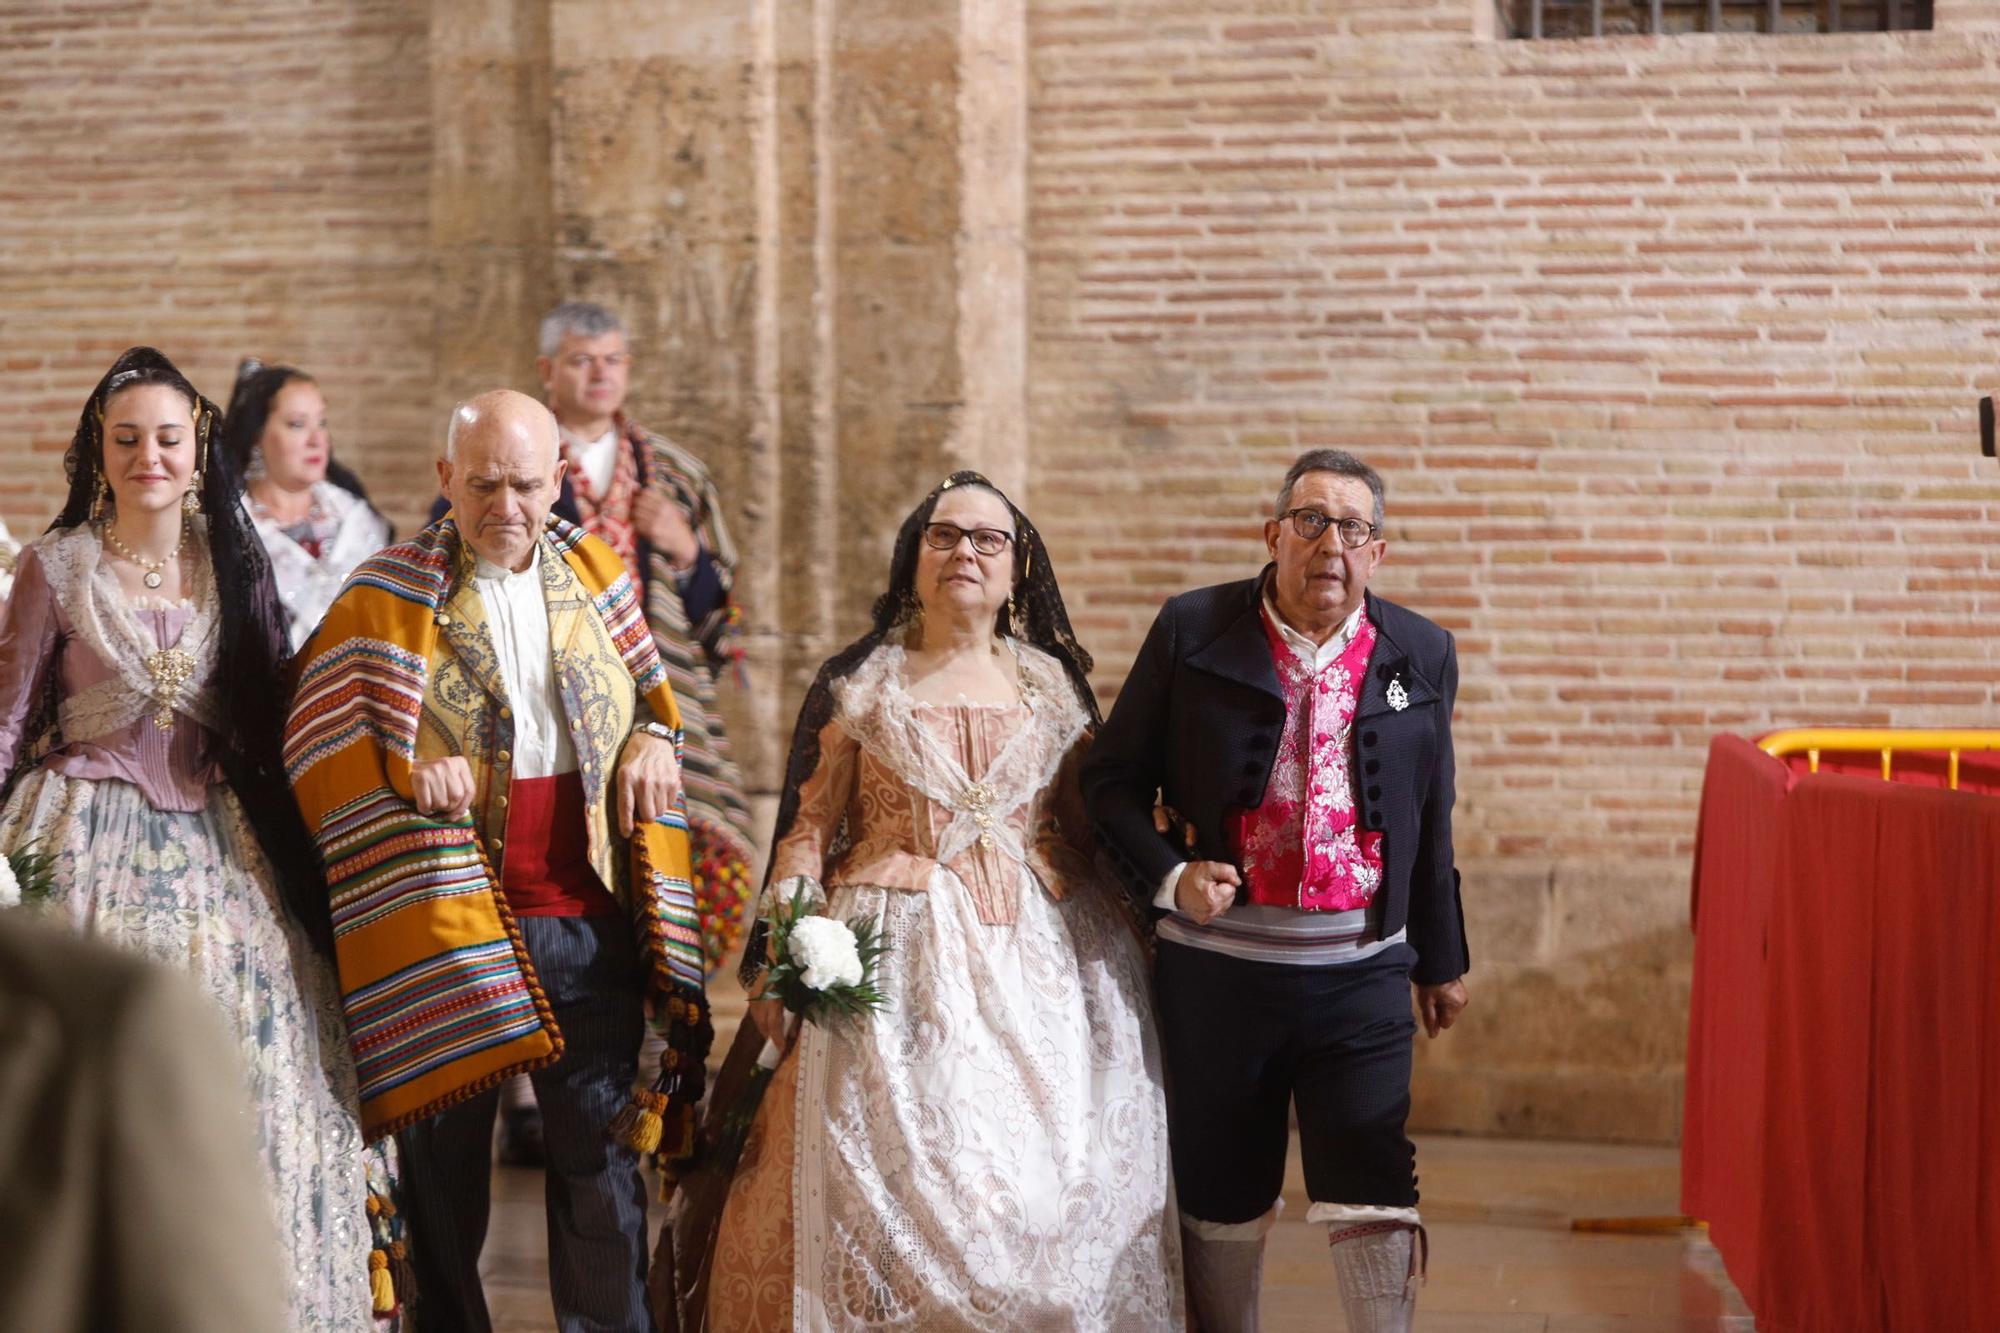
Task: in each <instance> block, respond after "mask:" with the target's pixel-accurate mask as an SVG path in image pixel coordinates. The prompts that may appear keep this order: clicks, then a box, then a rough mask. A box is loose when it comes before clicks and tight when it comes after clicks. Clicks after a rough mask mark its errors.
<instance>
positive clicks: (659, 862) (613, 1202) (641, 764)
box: [285, 391, 709, 1333]
mask: <svg viewBox="0 0 2000 1333" xmlns="http://www.w3.org/2000/svg"><path fill="white" fill-rule="evenodd" d="M563 470H564V465H563V463H562V462H561V461H560V460H559V458H558V456H557V434H556V423H555V420H554V418H553V417H551V416H550V414H549V412H548V409H546V408H544V407H543V406H542V405H541V404H539V403H537V402H535V401H534V400H533V399H531V398H528V397H526V396H524V395H522V394H517V393H512V392H508V391H499V392H495V393H489V394H484V395H482V396H480V397H478V398H474V399H472V400H471V401H469V402H467V403H465V404H463V405H461V406H460V407H459V408H457V409H456V410H455V411H454V412H453V414H452V420H451V429H450V434H449V436H448V439H447V443H446V447H445V456H444V458H443V459H442V460H441V461H440V462H439V463H438V476H439V480H440V482H441V484H442V487H443V490H444V493H445V495H446V497H447V498H449V499H450V501H451V504H452V508H451V510H450V512H448V513H447V514H446V515H445V516H444V517H443V518H441V519H439V520H438V521H437V522H435V523H433V524H432V525H431V526H430V527H428V528H426V529H424V530H423V531H422V532H421V533H418V534H417V536H416V537H414V538H413V539H412V540H410V541H408V542H405V543H402V544H400V545H397V546H392V547H389V548H388V549H387V550H385V551H383V552H381V553H380V554H378V555H376V556H375V557H374V558H373V559H371V560H369V561H367V562H366V563H364V564H363V565H361V566H360V568H359V569H357V570H356V571H355V573H354V575H353V576H352V577H351V578H350V579H349V580H348V583H347V586H346V588H345V589H344V590H343V591H342V592H341V595H340V597H339V599H338V600H336V601H335V602H334V604H333V607H332V609H331V610H329V611H328V612H327V616H326V619H325V620H324V621H323V622H322V624H321V626H320V629H319V632H318V633H317V634H315V635H314V636H313V639H312V642H311V643H310V644H308V645H307V648H306V651H305V653H304V655H303V660H304V662H305V666H304V669H303V673H302V675H301V677H300V681H299V688H298V694H297V703H296V705H295V706H294V709H293V713H292V717H291V721H290V725H289V726H288V727H287V728H286V736H285V762H286V767H287V770H288V772H289V774H290V777H291V780H292V783H293V786H294V788H295V789H296V791H297V793H298V798H299V804H300V807H301V808H302V809H303V810H304V812H305V815H306V818H307V820H308V822H309V823H310V824H311V825H312V828H313V832H314V834H315V836H316V838H317V840H318V843H319V849H320V854H321V856H322V857H323V858H324V860H325V862H326V868H327V875H328V882H329V885H330V887H331V889H332V893H333V919H334V929H335V934H336V942H337V953H338V957H339V963H340V985H341V991H342V997H343V1001H344V1004H345V1007H346V1012H347V1022H348V1028H349V1034H350V1039H351V1040H352V1042H353V1046H354V1055H355V1063H356V1065H357V1066H358V1069H359V1073H360V1080H361V1098H362V1120H363V1124H364V1127H365V1128H366V1130H367V1132H368V1133H369V1135H370V1136H371V1137H379V1136H380V1135H383V1134H388V1133H398V1134H399V1137H400V1141H401V1144H402V1149H403V1163H404V1172H405V1187H406V1193H407V1201H406V1208H405V1215H406V1217H407V1218H408V1220H409V1222H410V1226H411V1232H412V1236H413V1244H412V1247H411V1258H412V1261H413V1262H414V1263H415V1265H416V1269H417V1279H418V1287H419V1289H420V1290H421V1292H422V1301H423V1322H424V1328H425V1329H426V1330H427V1333H434V1331H437V1330H457V1329H464V1330H482V1331H483V1330H486V1329H489V1328H490V1327H491V1324H490V1321H489V1319H488V1316H487V1311H486V1302H485V1297H484V1294H483V1292H482V1290H481V1287H480V1281H479V1271H478V1261H479V1251H480V1248H481V1246H482V1244H483V1242H484V1240H485V1233H486V1222H487V1214H488V1204H489V1198H488V1183H489V1174H490V1172H489V1158H488V1153H489V1147H490V1144H491V1141H492V1132H493V1119H494V1113H495V1107H496V1101H497V1089H498V1087H499V1085H500V1083H501V1082H503V1081H504V1080H505V1079H507V1078H508V1077H509V1076H511V1075H513V1074H515V1073H518V1072H521V1071H531V1072H532V1077H533V1079H534V1083H535V1092H536V1096H537V1098H538V1100H539V1101H540V1103H541V1105H542V1107H543V1112H544V1117H545V1130H546V1144H547V1153H548V1215H549V1235H550V1256H549V1258H550V1262H549V1268H550V1284H551V1287H552V1295H553V1297H554V1302H555V1308H556V1315H557V1323H558V1325H559V1327H561V1328H562V1329H563V1330H565V1333H571V1331H572V1330H583V1329H613V1328H615V1329H648V1328H650V1327H651V1323H650V1318H649V1315H648V1313H647V1308H646V1300H645V1272H646V1225H645V1214H646V1201H645V1189H644V1186H643V1183H642V1181H641V1178H640V1174H639V1170H638V1160H637V1156H636V1154H635V1151H634V1150H635V1148H636V1149H641V1150H655V1149H657V1150H658V1151H660V1152H661V1153H662V1154H663V1155H671V1154H673V1153H674V1152H675V1151H676V1150H677V1149H679V1148H681V1147H684V1146H685V1135H686V1133H687V1127H688V1125H689V1124H690V1119H689V1115H690V1112H691V1109H692V1106H693V1104H694V1102H695V1101H696V1100H698V1099H699V1097H700V1095H701V1078H702V1073H701V1061H702V1057H703V1055H704V1054H705V1053H706V1047H707V1042H708V1035H709V1029H708V1018H707V1008H706V1004H705V1002H704V1000H703V998H702V972H703V958H702V938H701V928H700V923H699V920H698V918H697V916H696V913H695V905H694V893H693V887H692V885H691V883H690V877H689V858H688V839H687V822H686V817H685V814H684V810H683V796H682V791H681V774H680V751H679V747H680V743H681V733H680V715H679V711H678V709H677V707H676V705H675V702H674V696H673V692H672V690H671V688H670V687H669V686H668V684H667V675H666V670H665V668H664V667H663V666H662V664H661V662H660V658H659V655H658V653H657V651H656V650H655V647H654V644H653V640H652V636H651V635H650V634H649V633H648V632H647V627H646V621H645V617H644V614H643V611H642V609H641V607H640V604H639V599H638V596H637V594H636V591H635V589H634V587H633V584H632V579H631V575H630V574H629V573H628V572H627V570H626V568H625V566H624V563H623V562H622V561H621V560H620V559H619V557H618V556H617V554H616V553H615V552H613V551H612V550H611V548H609V547H608V546H606V545H604V544H603V543H602V542H600V541H598V540H597V539H596V538H594V537H590V536H587V535H586V534H585V533H584V532H583V531H582V530H581V529H580V528H578V527H576V526H574V525H572V524H569V523H566V522H563V521H562V520H560V519H551V518H550V517H549V510H550V507H551V505H552V504H553V503H554V501H555V498H556V495H557V493H558V488H559V486H560V484H561V480H562V475H563ZM642 1004H643V1006H644V1011H645V1012H650V1013H651V1014H652V1016H653V1018H654V1020H655V1022H656V1023H660V1024H663V1025H664V1026H665V1027H666V1029H667V1036H668V1048H667V1051H666V1053H665V1055H664V1056H663V1058H662V1065H663V1070H662V1073H661V1074H660V1077H659V1079H658V1081H657V1082H656V1083H655V1084H654V1086H653V1089H652V1091H651V1092H644V1091H641V1092H639V1093H636V1094H633V1099H632V1101H631V1102H629V1103H628V1101H627V1096H628V1093H630V1092H631V1089H632V1084H633V1082H634V1079H635V1077H636V1074H637V1064H638V1052H639V1041H640V1037H641V1034H642V1031H643V1026H644V1020H643V1014H642ZM621 1107H623V1108H624V1109H623V1110H621V1109H620V1108H621ZM614 1120H615V1121H616V1122H617V1127H618V1130H619V1135H618V1138H619V1141H617V1142H614V1141H612V1139H610V1138H608V1137H607V1135H606V1129H607V1126H610V1125H612V1124H613V1122H614Z"/></svg>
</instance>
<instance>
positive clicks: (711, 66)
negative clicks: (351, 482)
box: [433, 0, 1027, 788]
mask: <svg viewBox="0 0 2000 1333" xmlns="http://www.w3.org/2000/svg"><path fill="white" fill-rule="evenodd" d="M1023 14H1024V8H1023V0H959V2H958V3H957V4H955V5H943V6H912V5H910V4H908V3H907V2H906V0H811V3H798V2H797V0H792V2H790V3H787V2H786V0H749V2H748V3H746V0H684V3H680V4H676V5H674V6H672V7H670V8H662V7H660V6H657V5H655V4H651V3H647V2H646V0H541V3H539V4H535V5H531V6H528V7H526V8H524V9H522V10H521V11H520V12H519V13H518V15H516V14H514V13H513V11H505V12H503V11H502V10H501V9H500V8H498V7H496V6H494V5H491V4H487V3H474V2H473V0H445V2H444V3H443V4H442V6H441V8H440V10H439V12H438V16H437V18H435V19H434V21H433V48H434V69H435V70H436V71H437V74H438V94H437V96H438V110H439V149H438V161H439V168H438V171H437V173H436V176H435V184H434V188H433V197H434V209H433V213H434V218H435V229H436V232H437V246H438V256H439V261H438V262H439V265H440V269H441V271H442V275H443V278H444V281H443V282H442V284H441V286H442V287H443V290H445V291H446V292H447V293H451V297H450V298H449V299H448V300H447V301H446V303H445V306H444V309H443V311H442V312H441V313H440V317H439V318H440V324H441V328H440V340H441V343H442V345H443V349H444V350H443V353H442V356H443V360H444V364H445V367H446V370H445V375H444V376H443V379H444V381H445V384H446V385H448V386H450V387H449V389H441V397H444V398H447V399H448V398H449V397H450V396H454V395H455V394H457V393H459V392H463V391H464V390H465V388H466V387H467V383H468V382H470V381H473V380H480V383H479V385H478V387H484V385H485V383H488V382H497V381H495V380H494V379H493V377H494V376H495V375H501V374H504V375H507V376H509V377H510V378H509V379H508V380H507V381H506V382H516V383H521V384H523V385H524V386H526V385H531V384H532V383H533V381H532V379H531V378H530V377H529V375H528V372H527V370H526V365H527V361H528V359H529V358H531V357H532V355H533V349H532V347H531V345H530V340H531V337H532V331H533V320H534V317H535V316H536V315H538V314H539V313H540V312H541V311H542V310H543V309H544V308H546V306H548V305H549V304H552V303H553V302H554V301H555V300H558V299H568V298H584V299H592V300H599V301H602V302H604V303H605V304H607V305H610V306H612V307H614V308H615V309H617V310H618V311H619V312H620V314H621V315H622V316H623V318H624V319H625V321H626V323H627V325H628V327H629V328H630V330H631V333H632V340H633V354H634V358H635V360H634V373H633V392H632V407H633V411H634V413H635V415H637V416H638V417H639V418H640V419H641V420H643V421H645V422H646V423H647V424H649V425H651V426H653V427H654V428H655V429H658V430H660V431H662V432H663V433H665V434H667V435H669V436H671V437H673V438H674V439H676V440H678V441H679V442H680V443H681V444H683V445H685V446H686V447H687V448H689V449H691V450H692V451H694V452H695V453H697V454H698V455H700V456H701V457H702V458H703V459H704V460H705V461H706V462H707V463H708V464H709V466H710V467H711V468H712V469H713V470H714V472H715V474H716V478H717V481H718V483H719V484H720V485H721V487H722V489H723V492H724V497H725V502H726V503H727V504H728V506H729V514H728V517H729V520H730V522H731V524H732V526H733V528H734V530H735V533H736V535H737V538H738V543H739V545H740V546H741V548H742V550H743V555H744V563H743V568H742V569H741V571H740V573H739V589H740V594H741V599H742V601H743V603H744V605H745V608H746V612H747V619H746V625H745V637H744V642H745V645H746V648H747V658H748V666H749V668H750V676H751V686H752V688H751V690H750V691H749V694H748V695H747V697H737V696H736V695H735V692H734V691H729V690H725V691H724V694H725V701H724V702H725V708H726V709H727V710H728V711H729V712H730V714H731V721H732V724H733V729H734V730H733V734H734V735H735V736H736V737H737V739H738V744H739V750H740V757H741V759H742V761H743V764H744V768H745V771H746V775H747V776H748V777H749V778H750V781H751V783H752V785H753V786H758V787H766V788H768V787H772V786H775V785H776V783H777V781H778V778H779V776H780V769H781V766H782V759H783V755H784V753H785V748H786V744H787V742H788V741H789V734H790V727H791V721H792V717H793V713H794V709H795V708H796V706H797V701H798V699H799V696H800V694H801V693H802V692H803V689H804V686H805V683H806V682H807V681H808V680H809V679H810V677H811V673H812V671H813V670H814V669H815V668H816V667H817V665H818V664H819V662H820V661H822V660H823V659H824V658H825V657H826V656H827V654H829V653H830V652H832V651H833V650H834V649H836V648H837V647H839V646H840V645H841V644H842V643H845V642H846V641H848V640H849V639H851V638H853V637H854V636H855V635H857V634H859V633H860V632H861V630H862V629H863V627H864V626H865V624H866V622H867V616H868V613H869V609H870V605H871V603H872V601H873V599H874V598H875V596H876V594H877V593H879V592H880V590H881V588H882V586H883V583H884V580H885V577H886V573H887V569H888V560H889V553H890V549H891V545H892V542H893V539H894V535H895V530H896V526H897V524H898V523H899V522H900V520H901V519H902V517H903V515H904V514H905V513H906V512H907V511H908V508H909V506H910V505H911V504H912V503H913V502H914V501H915V500H916V499H917V498H918V497H919V496H921V495H922V494H923V493H924V491H925V490H927V489H928V488H929V487H930V486H931V485H933V484H935V483H936V482H937V481H938V480H940V479H941V478H942V477H943V476H944V475H945V474H946V473H948V472H949V471H951V470H952V469H954V468H957V467H968V466H969V467H978V468H981V469H982V470H985V471H987V472H989V473H990V474H991V475H993V476H994V478H995V480H997V481H999V482H1000V484H1001V485H1003V486H1005V487H1008V488H1009V489H1010V491H1016V492H1018V491H1019V489H1020V488H1021V487H1022V486H1023V485H1024V484H1025V481H1026V477H1027V466H1026V424H1025V365H1026V355H1025V347H1026V322H1025V320H1026V297H1025V269H1026V259H1025V227H1026V185H1025V173H1026V159H1027V119H1026V60H1025V48H1026V37H1025V20H1024V17H1023ZM537 62H539V63H537ZM510 98H511V99H512V105H511V107H510V104H509V102H508V100H507V99H510ZM489 113H490V114H489ZM500 268H505V269H507V270H508V273H507V274H506V275H505V276H503V275H501V274H498V273H496V272H495V270H496V269H500ZM482 377H483V379H482Z"/></svg>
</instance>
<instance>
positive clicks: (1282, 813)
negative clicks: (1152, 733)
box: [1230, 613, 1382, 912]
mask: <svg viewBox="0 0 2000 1333" xmlns="http://www.w3.org/2000/svg"><path fill="white" fill-rule="evenodd" d="M1264 634H1265V638H1266V639H1267V640H1268V641H1269V642H1270V645H1271V657H1272V661H1273V664H1274V665H1275V666H1276V668H1277V673H1278V688H1279V689H1280V690H1281V691H1283V693H1284V696H1285V729H1284V733H1283V735H1282V736H1281V737H1280V738H1279V741H1278V755H1277V758H1276V759H1275V760H1274V761H1273V762H1272V765H1271V780H1270V782H1269V784H1268V785H1267V787H1266V789H1265V794H1264V802H1263V804H1262V805H1259V806H1257V807H1256V808H1255V809H1251V810H1239V811H1235V812H1232V816H1231V824H1232V828H1231V830H1230V831H1231V842H1232V844H1233V845H1234V846H1235V847H1236V848H1237V849H1239V851H1240V853H1241V857H1242V863H1243V870H1244V876H1245V878H1246V879H1247V880H1248V883H1249V891H1250V892H1249V897H1250V901H1251V902H1253V903H1258V904H1262V905H1266V906H1276V907H1296V908H1301V909H1303V910H1306V911H1320V912H1344V911H1349V910H1351V909H1353V908H1357V907H1366V906H1368V904H1369V903H1371V902H1373V901H1374V899H1375V891H1376V890H1377V889H1378V888H1380V887H1381V885H1382V835H1381V834H1380V833H1377V832H1373V831H1369V830H1364V829H1362V828H1361V827H1360V826H1359V822H1358V821H1357V819H1356V818H1355V809H1354V773H1353V766H1352V755H1353V752H1354V745H1353V732H1354V712H1355V709H1356V708H1357V707H1358V706H1359V704H1360V694H1361V682H1362V680H1363V679H1364V678H1365V677H1366V676H1367V673H1368V660H1369V658H1370V657H1371V656H1373V654H1374V652H1375V637H1376V636H1375V626H1374V625H1373V623H1371V622H1370V621H1369V619H1368V617H1366V616H1362V617H1361V618H1360V620H1359V622H1358V623H1357V628H1356V630H1355V634H1354V638H1353V639H1352V641H1350V642H1349V643H1348V645H1347V648H1346V649H1345V650H1344V651H1343V652H1341V653H1340V655H1339V656H1337V657H1335V658H1334V660H1333V661H1331V662H1328V663H1327V664H1326V665H1325V666H1324V667H1321V668H1319V669H1318V670H1314V668H1313V664H1312V663H1311V662H1309V661H1307V660H1306V659H1305V658H1304V657H1303V656H1301V655H1300V654H1299V653H1298V652H1297V651H1296V650H1295V649H1293V648H1292V647H1291V645H1289V644H1287V643H1286V642H1285V641H1284V638H1283V636H1281V635H1280V634H1279V633H1278V632H1277V629H1276V627H1275V626H1273V625H1272V624H1271V621H1270V618H1269V615H1268V613H1267V614H1266V616H1265V620H1264Z"/></svg>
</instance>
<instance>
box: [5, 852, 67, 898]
mask: <svg viewBox="0 0 2000 1333" xmlns="http://www.w3.org/2000/svg"><path fill="white" fill-rule="evenodd" d="M7 865H8V866H9V868H11V869H12V870H13V872H14V880H15V882H16V883H17V884H19V885H20V886H21V901H22V902H23V903H37V902H41V901H43V900H44V899H47V898H50V897H53V896H54V895H55V891H56V858H55V856H54V855H53V854H52V853H50V852H47V851H44V850H43V849H42V846H41V844H40V843H35V842H31V843H28V844H26V845H24V846H21V847H16V848H15V849H14V850H13V851H11V852H9V853H7Z"/></svg>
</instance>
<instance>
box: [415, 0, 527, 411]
mask: <svg viewBox="0 0 2000 1333" xmlns="http://www.w3.org/2000/svg"><path fill="white" fill-rule="evenodd" d="M430 47H431V97H432V105H433V108H434V109H433V120H432V156H431V247H432V254H433V260H434V263H435V265H436V278H437V280H436V284H435V290H436V293H437V295H436V301H435V305H434V306H433V318H434V321H435V327H436V340H437V341H436V346H437V366H438V378H437V388H436V409H437V410H436V416H435V428H434V433H433V434H432V436H431V437H430V438H429V439H426V440H424V441H415V440H413V441H411V442H410V445H411V447H412V448H420V447H421V448H430V449H435V448H438V447H439V446H441V445H442V443H443V439H444V424H445V417H446V414H447V412H448V411H449V409H450V407H451V405H452V404H453V403H454V402H456V401H458V400H459V399H461V398H463V397H465V396H467V395H468V394H472V393H478V392H480V391H482V390H485V389H493V388H500V387H513V388H518V389H522V390H524V391H529V392H532V391H534V390H535V389H536V387H537V381H536V379H535V374H534V355H535V351H534V321H535V319H536V317H537V316H538V315H540V314H541V312H542V311H543V310H544V309H545V308H546V307H547V306H548V304H549V303H550V301H551V299H552V294H553V292H554V290H555V282H554V262H553V260H554V257H553V255H552V254H551V251H550V246H549V238H550V235H551V230H550V221H549V214H550V189H549V184H550V182H549V109H550V103H549V7H548V4H547V3H546V0H436V3H435V4H433V5H432V6H431V33H430Z"/></svg>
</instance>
